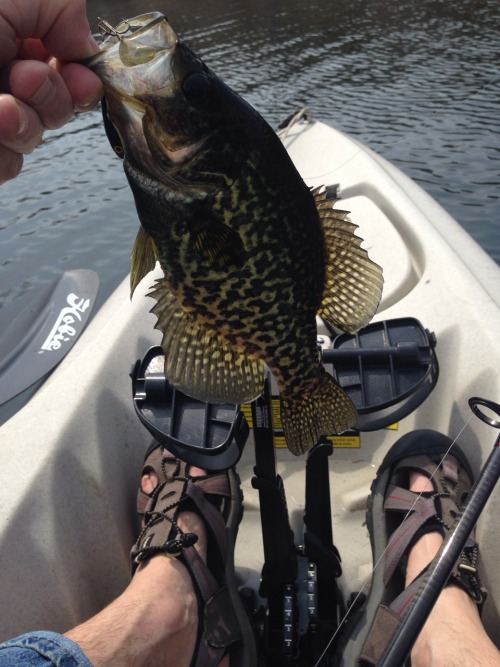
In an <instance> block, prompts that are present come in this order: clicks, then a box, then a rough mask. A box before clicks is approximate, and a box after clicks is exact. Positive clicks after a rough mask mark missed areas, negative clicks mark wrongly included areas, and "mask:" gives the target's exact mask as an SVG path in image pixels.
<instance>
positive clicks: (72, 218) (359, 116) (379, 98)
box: [0, 0, 500, 333]
mask: <svg viewBox="0 0 500 667" xmlns="http://www.w3.org/2000/svg"><path fill="white" fill-rule="evenodd" d="M154 9H159V10H161V11H164V12H165V13H166V14H167V15H168V17H169V19H170V21H171V23H172V25H173V27H174V29H175V30H176V31H177V32H178V33H179V34H180V35H181V36H182V38H183V39H184V40H185V41H186V42H187V43H188V44H189V45H190V46H191V47H192V48H193V49H194V50H195V51H197V52H198V53H199V54H200V55H201V56H202V57H203V58H204V59H205V61H206V63H207V64H208V65H209V66H210V67H211V68H212V69H213V70H214V71H215V72H216V73H217V74H218V75H219V76H220V77H221V78H223V79H224V80H225V81H226V82H227V83H228V84H229V85H230V86H231V87H233V88H234V89H235V90H236V91H237V92H239V93H240V94H242V95H243V96H244V97H245V98H246V99H247V100H248V101H249V102H250V103H251V104H252V105H253V106H254V107H256V108H257V109H258V110H259V111H260V112H261V114H262V115H263V116H264V117H265V118H266V119H267V120H268V121H269V122H270V123H271V124H272V125H273V126H276V125H277V124H278V123H279V122H280V121H282V120H283V119H284V118H285V117H287V116H288V115H289V114H290V113H291V112H292V111H295V110H297V109H298V108H300V107H302V106H306V105H307V106H308V107H310V108H311V109H312V110H313V112H314V115H315V117H316V118H318V119H320V120H323V121H326V122H328V123H330V124H332V125H334V126H336V127H338V128H339V129H341V130H343V131H345V132H348V133H350V134H352V135H354V136H356V137H357V138H359V139H360V140H361V141H363V142H364V143H366V144H367V145H368V146H370V147H371V148H373V149H374V150H375V151H377V152H379V153H381V154H382V155H384V156H385V157H387V158H388V159H389V160H391V161H393V162H394V163H395V164H397V165H398V166H399V167H400V168H401V169H402V170H403V171H405V172H406V173H407V174H408V175H409V176H411V177H412V178H414V179H415V180H416V181H418V182H419V183H420V184H421V185H422V186H423V187H424V188H425V189H426V190H427V191H428V192H429V193H430V194H431V195H432V196H433V197H435V198H436V199H437V200H438V201H439V202H440V203H441V204H442V205H443V206H444V207H445V208H446V209H447V210H448V211H449V212H450V213H451V215H452V216H453V217H455V218H456V220H457V221H458V222H459V223H460V224H462V225H463V226H464V227H465V228H466V229H467V230H468V231H469V232H470V234H471V235H472V236H473V237H474V238H475V239H476V240H477V241H478V242H479V243H480V244H481V245H482V246H483V247H484V248H485V249H486V251H487V252H488V253H489V254H490V255H491V256H492V257H493V258H494V259H495V260H496V261H497V262H500V194H499V184H500V140H499V134H500V108H499V106H500V105H499V102H500V74H499V63H500V39H499V35H500V5H499V3H498V0H477V1H471V0H454V1H453V2H449V0H397V1H395V0H384V1H382V0H339V1H337V2H332V1H331V0H316V1H315V2H314V1H309V2H308V1H307V0H301V1H300V2H298V1H297V0H251V1H250V0H231V1H230V0H203V1H201V0H178V1H172V2H170V3H168V4H164V3H158V2H153V1H149V0H126V1H123V0H122V1H121V2H113V1H112V0H89V2H88V14H89V18H90V20H91V23H92V25H93V28H95V29H97V23H98V19H97V17H98V16H102V17H104V18H106V19H107V20H108V21H109V22H111V23H115V24H116V23H117V22H119V21H120V20H121V19H122V18H123V17H125V18H127V17H131V16H134V15H137V14H140V13H143V12H145V11H150V10H154ZM1 198H2V199H1V209H0V320H1V322H0V333H1V330H2V329H5V327H6V326H7V324H8V322H9V321H10V320H11V319H12V317H13V316H15V314H16V313H18V312H19V311H20V310H21V309H22V308H23V307H25V306H26V304H27V303H29V300H30V299H31V298H32V297H33V295H34V294H35V291H36V290H38V289H39V287H40V286H42V285H45V284H47V283H50V282H51V281H53V280H54V279H55V278H56V277H57V276H59V275H60V274H61V273H62V271H64V270H65V269H70V268H80V267H86V268H91V269H94V270H95V271H97V273H98V274H99V276H100V279H101V290H100V296H99V303H102V302H103V301H104V299H105V298H106V297H107V296H108V295H109V294H110V292H111V291H112V290H113V289H114V288H115V287H116V285H117V284H118V283H119V282H120V281H121V280H122V279H123V278H124V276H125V275H126V274H127V273H128V270H129V257H130V252H131V248H132V244H133V240H134V237H135V234H136V231H137V227H138V220H137V216H136V214H135V209H134V205H133V201H132V197H131V194H130V191H129V188H128V185H127V183H126V180H125V177H124V174H123V170H122V165H121V162H120V161H119V160H118V159H117V158H116V157H115V156H114V154H113V153H112V151H111V149H110V147H109V144H108V141H107V138H106V136H105V133H104V130H103V127H102V120H101V115H100V112H99V111H95V112H93V113H90V114H81V115H78V116H76V117H75V118H74V120H72V121H71V122H70V123H69V124H68V125H66V126H65V127H64V128H62V129H60V130H57V131H53V132H50V133H48V134H47V136H46V139H45V142H44V144H43V146H41V147H40V148H38V149H37V150H36V151H35V152H34V153H33V155H31V156H29V157H28V158H27V160H26V168H25V170H24V172H23V174H22V175H21V176H20V177H19V178H18V179H16V180H15V181H13V182H11V183H8V184H6V185H4V186H2V188H1Z"/></svg>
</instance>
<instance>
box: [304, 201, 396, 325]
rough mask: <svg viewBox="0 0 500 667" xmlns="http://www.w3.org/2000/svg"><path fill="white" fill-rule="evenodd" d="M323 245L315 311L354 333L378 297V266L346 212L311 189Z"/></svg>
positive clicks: (364, 322) (369, 315)
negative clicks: (319, 297)
mask: <svg viewBox="0 0 500 667" xmlns="http://www.w3.org/2000/svg"><path fill="white" fill-rule="evenodd" d="M313 196H314V199H315V201H316V207H317V209H318V212H319V216H320V218H321V223H322V226H323V232H324V237H325V244H326V254H327V259H326V262H327V267H326V279H325V288H324V291H323V299H322V302H321V306H320V309H319V311H318V314H319V315H320V316H321V317H323V318H324V319H326V320H328V322H330V323H331V324H333V326H335V327H338V328H339V329H341V330H342V331H346V332H348V333H355V332H356V331H358V329H361V327H364V326H366V325H367V324H368V322H369V321H370V320H371V319H372V317H373V316H374V315H375V312H376V310H377V308H378V305H379V303H380V299H381V297H382V286H383V283H384V279H383V276H382V269H381V268H380V266H378V264H375V262H372V260H371V259H370V258H369V257H368V253H367V252H366V250H364V249H363V248H361V243H362V242H363V239H362V238H360V237H359V236H357V235H356V234H355V233H354V231H355V230H356V229H357V225H354V224H353V223H352V222H349V221H348V220H346V216H347V215H348V211H341V210H339V209H334V208H333V204H334V203H335V200H332V199H328V198H327V193H326V191H323V192H321V191H320V188H317V189H315V190H313Z"/></svg>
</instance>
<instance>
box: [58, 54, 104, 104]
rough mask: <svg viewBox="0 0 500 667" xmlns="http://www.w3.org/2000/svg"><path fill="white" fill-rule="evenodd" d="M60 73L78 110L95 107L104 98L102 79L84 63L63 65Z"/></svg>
mask: <svg viewBox="0 0 500 667" xmlns="http://www.w3.org/2000/svg"><path fill="white" fill-rule="evenodd" d="M59 74H60V75H61V77H62V78H63V80H64V83H65V84H66V86H67V88H68V90H69V92H70V95H71V99H72V100H73V108H74V109H76V110H77V111H88V110H90V109H93V108H94V107H95V106H96V105H97V103H98V102H99V100H100V99H101V98H102V96H103V94H104V90H103V87H102V83H101V80H100V79H99V77H98V76H97V75H96V74H94V72H91V71H90V70H89V69H87V68H86V67H84V66H83V65H77V64H76V63H69V64H67V65H62V66H61V67H60V68H59Z"/></svg>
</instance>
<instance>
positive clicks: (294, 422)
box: [281, 369, 357, 456]
mask: <svg viewBox="0 0 500 667" xmlns="http://www.w3.org/2000/svg"><path fill="white" fill-rule="evenodd" d="M356 420H357V412H356V408H355V407H354V404H353V403H352V401H351V399H350V398H349V396H348V395H347V394H346V393H345V391H344V390H343V389H342V387H340V385H339V384H338V383H337V382H336V381H335V380H334V378H333V377H332V376H331V375H330V374H329V373H327V372H326V371H325V370H324V369H322V372H321V373H320V375H319V376H318V378H317V380H316V382H315V384H314V387H313V388H311V389H310V390H309V391H307V393H304V394H300V393H299V394H298V396H297V397H295V396H293V395H291V396H287V395H282V396H281V423H282V425H283V431H284V434H285V440H286V444H287V446H288V449H289V450H290V451H291V452H292V453H293V454H295V455H297V456H298V455H300V454H303V453H304V452H306V451H307V450H308V449H309V448H310V447H312V446H313V445H314V444H316V442H317V441H318V440H319V439H320V437H321V436H324V435H334V434H338V433H342V432H343V431H346V430H347V429H349V428H352V427H353V426H354V424H355V423H356Z"/></svg>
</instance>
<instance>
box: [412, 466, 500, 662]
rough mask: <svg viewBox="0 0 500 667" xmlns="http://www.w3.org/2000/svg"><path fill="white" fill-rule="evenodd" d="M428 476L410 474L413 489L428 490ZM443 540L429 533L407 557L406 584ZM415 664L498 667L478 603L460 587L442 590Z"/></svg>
mask: <svg viewBox="0 0 500 667" xmlns="http://www.w3.org/2000/svg"><path fill="white" fill-rule="evenodd" d="M427 483H428V479H427V477H425V475H421V474H420V473H417V472H413V473H411V474H410V489H411V490H412V491H416V492H420V491H424V490H426V491H429V490H431V489H430V488H429V487H427V488H425V487H426V485H427ZM441 543H442V537H441V535H440V534H439V533H437V532H436V533H427V534H426V535H423V536H422V537H421V538H420V540H418V542H417V543H416V544H415V545H414V547H413V548H412V550H411V551H410V554H409V556H408V564H407V568H406V585H408V584H409V583H411V582H412V581H413V579H414V578H415V577H416V576H417V575H418V574H420V572H421V571H422V570H423V568H424V567H425V566H426V565H427V564H428V563H430V561H431V560H432V559H433V558H434V556H435V555H436V552H437V551H438V549H439V547H440V546H441ZM411 663H412V667H476V665H477V667H499V666H500V652H499V651H498V649H497V648H496V647H495V646H494V644H493V643H492V641H491V640H490V639H489V637H488V635H487V634H486V632H485V630H484V628H483V625H482V623H481V619H480V618H479V613H478V610H477V605H476V603H475V602H474V601H473V600H472V598H470V597H469V596H468V595H467V593H466V592H465V591H464V590H462V589H461V588H460V587H459V586H455V585H450V586H447V587H446V588H444V589H443V591H442V593H441V594H440V596H439V598H438V600H437V602H436V605H435V607H434V609H433V610H432V612H431V614H430V616H429V618H428V620H427V623H426V624H425V626H424V628H423V630H422V632H421V633H420V636H419V637H418V639H417V641H416V642H415V646H414V647H413V651H412V654H411Z"/></svg>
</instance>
